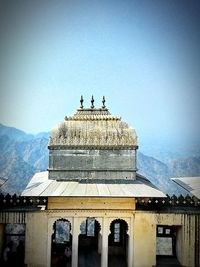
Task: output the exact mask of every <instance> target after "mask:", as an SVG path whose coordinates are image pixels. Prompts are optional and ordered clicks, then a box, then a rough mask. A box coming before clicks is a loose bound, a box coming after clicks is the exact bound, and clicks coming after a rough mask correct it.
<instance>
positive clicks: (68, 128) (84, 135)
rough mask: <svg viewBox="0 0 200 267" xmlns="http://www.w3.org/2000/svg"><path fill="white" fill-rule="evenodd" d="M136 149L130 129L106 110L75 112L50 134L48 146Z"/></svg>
mask: <svg viewBox="0 0 200 267" xmlns="http://www.w3.org/2000/svg"><path fill="white" fill-rule="evenodd" d="M62 145H64V146H70V147H73V146H86V147H89V146H91V147H92V146H94V147H98V146H99V147H136V146H137V136H136V132H135V130H134V129H133V128H131V127H130V126H129V125H128V124H127V123H126V122H124V121H122V120H121V118H120V117H118V116H113V115H111V114H110V112H109V111H108V109H105V108H102V109H94V108H92V109H83V108H81V109H78V110H77V112H76V113H75V114H74V115H73V116H70V117H65V120H64V121H63V122H62V123H60V124H59V125H58V126H57V127H56V128H55V129H54V130H53V131H52V134H51V137H50V140H49V146H62Z"/></svg>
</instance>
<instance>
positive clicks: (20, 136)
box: [0, 123, 33, 141]
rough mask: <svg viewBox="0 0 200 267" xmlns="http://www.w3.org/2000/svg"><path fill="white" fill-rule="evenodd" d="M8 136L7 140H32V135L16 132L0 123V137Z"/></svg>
mask: <svg viewBox="0 0 200 267" xmlns="http://www.w3.org/2000/svg"><path fill="white" fill-rule="evenodd" d="M2 136H8V137H9V139H11V140H15V141H17V140H18V141H20V140H30V139H32V138H33V135H32V134H27V133H25V132H23V131H21V130H18V129H16V128H14V127H9V126H5V125H3V124H1V123H0V137H2Z"/></svg>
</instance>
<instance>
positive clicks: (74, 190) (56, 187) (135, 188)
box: [22, 171, 165, 197]
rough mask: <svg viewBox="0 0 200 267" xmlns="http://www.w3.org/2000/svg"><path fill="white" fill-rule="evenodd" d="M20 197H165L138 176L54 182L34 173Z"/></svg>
mask: <svg viewBox="0 0 200 267" xmlns="http://www.w3.org/2000/svg"><path fill="white" fill-rule="evenodd" d="M22 196H68V197H165V194H164V193H162V192H161V191H160V190H158V189H157V188H156V187H155V186H154V185H152V184H151V183H150V182H149V181H148V180H147V179H144V178H143V177H141V176H138V177H137V179H136V180H133V181H124V182H123V181H122V180H120V181H118V180H114V181H109V182H108V181H105V180H104V181H95V180H94V181H93V180H89V181H88V180H81V181H79V182H78V181H56V180H49V179H48V172H47V171H46V172H40V173H36V174H35V175H34V176H33V178H32V179H31V181H30V182H29V184H28V185H27V187H26V189H25V190H24V191H23V192H22Z"/></svg>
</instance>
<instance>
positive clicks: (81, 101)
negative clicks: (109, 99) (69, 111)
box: [80, 96, 84, 109]
mask: <svg viewBox="0 0 200 267" xmlns="http://www.w3.org/2000/svg"><path fill="white" fill-rule="evenodd" d="M83 101H84V100H83V96H81V100H80V103H81V106H80V108H81V109H83Z"/></svg>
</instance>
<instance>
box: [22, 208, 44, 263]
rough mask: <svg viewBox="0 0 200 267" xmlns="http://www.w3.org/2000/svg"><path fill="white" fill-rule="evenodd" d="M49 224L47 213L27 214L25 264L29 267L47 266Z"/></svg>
mask: <svg viewBox="0 0 200 267" xmlns="http://www.w3.org/2000/svg"><path fill="white" fill-rule="evenodd" d="M47 222H48V221H47V215H46V213H45V212H35V213H28V214H27V225H26V242H25V255H26V256H25V263H26V264H28V267H46V266H47V263H46V262H47V235H48V234H47V233H48V232H47Z"/></svg>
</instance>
